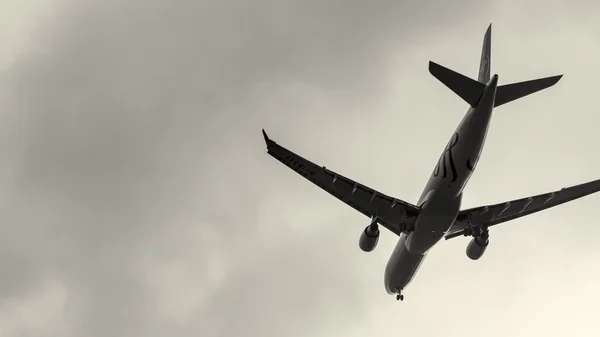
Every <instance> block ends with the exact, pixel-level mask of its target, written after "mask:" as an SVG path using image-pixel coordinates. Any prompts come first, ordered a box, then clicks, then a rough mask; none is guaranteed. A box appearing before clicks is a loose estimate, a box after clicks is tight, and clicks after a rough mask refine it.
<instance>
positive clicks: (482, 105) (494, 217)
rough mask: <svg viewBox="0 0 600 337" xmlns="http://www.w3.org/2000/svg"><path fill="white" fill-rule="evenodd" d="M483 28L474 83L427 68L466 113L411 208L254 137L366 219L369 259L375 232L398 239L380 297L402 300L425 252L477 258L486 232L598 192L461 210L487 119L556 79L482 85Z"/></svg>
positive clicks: (570, 190) (486, 54) (591, 187)
mask: <svg viewBox="0 0 600 337" xmlns="http://www.w3.org/2000/svg"><path fill="white" fill-rule="evenodd" d="M491 31H492V25H491V24H490V25H489V27H488V28H487V31H486V32H485V35H484V40H483V47H482V51H481V56H480V64H479V74H478V78H477V80H474V79H471V78H469V77H467V76H464V75H462V74H459V73H457V72H455V71H453V70H450V69H448V68H445V67H443V66H441V65H439V64H437V63H434V62H432V61H430V62H429V72H430V73H431V74H432V75H433V76H434V77H435V78H436V79H437V80H439V81H440V82H442V83H443V84H444V85H445V86H446V87H448V88H449V89H450V90H452V91H453V92H454V93H455V94H456V95H458V96H459V97H460V98H461V99H463V100H464V101H465V102H466V103H468V104H469V108H468V110H467V112H466V114H465V116H464V117H463V119H462V121H461V122H460V124H459V125H458V127H457V128H456V131H454V133H453V134H452V136H451V137H450V140H449V141H448V143H447V145H446V147H445V149H444V151H443V152H442V154H441V156H440V157H439V160H438V162H437V164H436V165H435V168H434V169H433V172H432V174H431V177H430V178H429V181H428V182H427V185H426V186H425V189H424V190H423V193H422V194H421V197H420V198H419V200H418V202H417V203H416V205H413V204H411V203H409V202H406V201H403V200H400V199H397V198H394V197H391V196H388V195H385V194H383V193H381V192H379V191H376V190H374V189H372V188H370V187H367V186H365V185H363V184H361V183H358V182H356V181H354V180H352V179H350V178H347V177H345V176H343V175H341V174H338V173H336V172H334V171H331V170H329V169H327V168H326V167H325V166H318V165H317V164H314V163H313V162H311V161H309V160H307V159H305V158H303V157H301V156H299V155H297V154H296V153H294V152H292V151H290V150H288V149H286V148H285V147H283V146H281V145H279V144H277V143H276V142H275V141H273V140H271V139H270V138H269V137H268V135H267V133H266V132H265V130H264V129H263V130H262V133H263V137H264V139H265V142H266V146H267V153H268V154H269V155H271V156H272V157H274V158H275V159H277V160H278V161H280V162H282V163H283V164H285V165H286V166H288V167H289V168H291V169H292V170H294V171H296V172H297V173H299V174H300V175H302V176H303V177H304V178H306V179H308V180H309V181H311V182H312V183H314V184H315V185H317V186H319V187H321V188H322V189H323V190H325V191H327V192H328V193H330V194H331V195H333V196H335V197H336V198H338V199H339V200H341V201H343V202H344V203H346V204H347V205H349V206H351V207H352V208H354V209H356V210H357V211H359V212H360V213H362V214H364V215H365V216H367V217H369V218H370V219H371V220H370V223H369V225H368V226H367V227H366V228H365V229H364V230H363V232H362V233H361V236H360V239H359V247H360V248H361V249H362V250H363V251H365V252H370V251H373V250H374V249H375V248H376V246H377V242H378V240H379V234H380V231H379V225H382V226H383V227H385V228H386V229H388V230H389V231H390V232H392V233H394V234H396V235H397V236H398V237H399V239H398V243H397V244H396V246H395V248H394V251H393V253H392V255H391V257H390V259H389V261H388V263H387V265H386V268H385V274H384V284H385V290H386V291H387V293H388V294H389V295H396V298H397V300H404V295H403V293H402V292H403V290H404V289H406V287H407V286H408V285H409V283H411V281H412V280H413V278H414V276H415V275H416V273H417V271H418V269H419V267H420V266H421V264H422V263H423V260H424V259H425V257H426V256H427V254H428V253H429V251H430V250H431V248H432V247H433V246H434V245H436V244H437V243H438V242H440V241H441V239H442V238H445V239H446V240H448V239H452V238H455V237H459V236H465V237H472V239H471V241H470V242H469V244H468V245H467V248H466V255H467V256H468V257H469V258H470V259H472V260H478V259H479V258H481V257H482V256H483V254H484V252H485V250H486V248H487V246H488V244H489V228H490V227H492V226H495V225H498V224H501V223H504V222H507V221H510V220H514V219H517V218H520V217H523V216H526V215H529V214H533V213H536V212H539V211H542V210H545V209H548V208H551V207H554V206H557V205H560V204H563V203H566V202H569V201H572V200H575V199H578V198H581V197H584V196H586V195H590V194H592V193H595V192H598V191H600V179H598V180H594V181H591V182H588V183H584V184H580V185H576V186H571V187H567V188H563V189H561V190H557V191H553V192H549V193H544V194H539V195H535V196H530V197H526V198H521V199H517V200H511V201H507V202H502V203H498V204H494V205H487V206H480V207H475V208H470V209H465V210H461V202H462V196H463V191H464V189H465V186H466V184H467V182H468V181H469V178H470V177H471V176H472V175H473V172H474V171H475V167H476V166H477V163H478V160H479V157H480V155H481V151H482V149H483V146H484V142H485V139H486V135H487V131H488V128H489V125H490V121H491V118H492V111H493V110H494V108H497V107H499V106H501V105H504V104H506V103H509V102H511V101H514V100H517V99H519V98H522V97H525V96H527V95H530V94H532V93H535V92H537V91H540V90H543V89H546V88H549V87H551V86H553V85H554V84H556V83H557V82H558V81H559V80H560V79H561V77H562V75H558V76H552V77H546V78H541V79H536V80H530V81H525V82H518V83H512V84H505V85H498V75H497V74H495V75H493V76H491V77H490V57H491Z"/></svg>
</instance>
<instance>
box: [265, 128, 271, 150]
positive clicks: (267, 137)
mask: <svg viewBox="0 0 600 337" xmlns="http://www.w3.org/2000/svg"><path fill="white" fill-rule="evenodd" d="M262 134H263V138H264V139H265V144H267V148H268V147H269V145H270V144H271V143H272V142H273V141H272V140H271V139H270V138H269V136H267V133H266V132H265V129H262Z"/></svg>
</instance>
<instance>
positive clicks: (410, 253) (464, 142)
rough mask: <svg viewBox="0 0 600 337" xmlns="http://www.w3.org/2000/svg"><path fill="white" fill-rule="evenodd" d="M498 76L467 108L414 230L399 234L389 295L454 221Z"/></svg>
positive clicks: (433, 178) (483, 134)
mask: <svg viewBox="0 0 600 337" xmlns="http://www.w3.org/2000/svg"><path fill="white" fill-rule="evenodd" d="M497 84H498V76H497V75H494V76H493V77H492V78H491V79H490V81H489V82H488V84H487V86H486V89H485V91H484V92H483V94H482V96H481V99H480V100H479V102H478V104H477V105H476V106H475V107H470V108H469V110H468V111H467V113H466V114H465V116H464V118H463V119H462V121H461V122H460V124H459V125H458V127H457V129H456V131H455V132H454V134H453V135H452V137H451V138H450V141H449V142H448V145H447V146H446V148H445V149H444V152H443V153H442V155H441V156H440V159H439V160H438V163H437V165H436V166H435V168H434V170H433V172H432V174H431V177H430V179H429V182H428V183H427V185H426V186H425V189H424V190H423V193H422V195H421V197H420V198H419V202H418V205H419V206H420V207H421V212H420V214H419V216H418V218H417V219H416V222H415V227H414V230H413V231H412V232H411V233H410V234H408V235H406V234H402V235H400V238H399V240H398V243H397V244H396V247H395V248H394V251H393V253H392V255H391V257H390V259H389V261H388V264H387V266H386V269H385V277H384V281H385V288H386V291H387V292H388V293H389V294H396V293H399V292H400V291H402V289H404V288H405V287H406V286H407V285H408V284H409V283H410V282H411V281H412V279H413V278H414V276H415V274H416V273H417V271H418V269H419V267H420V266H421V263H422V262H423V260H424V259H425V256H427V253H428V252H429V250H430V249H431V248H432V247H433V246H434V245H435V244H436V243H438V242H439V241H440V240H441V239H442V238H443V237H444V235H445V234H446V233H447V232H448V230H449V229H450V228H451V227H452V225H453V224H454V221H455V219H456V216H457V215H458V213H459V211H460V206H461V201H462V192H463V190H464V188H465V186H466V184H467V182H468V181H469V178H470V177H471V175H472V174H473V171H474V170H475V166H476V165H477V161H478V160H479V157H480V155H481V151H482V149H483V146H484V143H485V138H486V135H487V131H488V127H489V124H490V121H491V117H492V111H493V109H494V100H495V96H496V88H497Z"/></svg>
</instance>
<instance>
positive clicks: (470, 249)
mask: <svg viewBox="0 0 600 337" xmlns="http://www.w3.org/2000/svg"><path fill="white" fill-rule="evenodd" d="M489 238H490V235H489V233H488V231H487V229H485V230H484V231H483V233H481V234H480V235H478V236H476V237H474V238H473V239H471V242H469V245H468V246H467V256H468V257H469V258H470V259H471V260H478V259H479V258H481V257H482V256H483V253H485V249H486V248H487V246H488V244H489V243H490V240H489Z"/></svg>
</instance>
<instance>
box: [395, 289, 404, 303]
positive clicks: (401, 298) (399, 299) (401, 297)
mask: <svg viewBox="0 0 600 337" xmlns="http://www.w3.org/2000/svg"><path fill="white" fill-rule="evenodd" d="M396 300H397V301H404V295H402V289H400V290H399V291H398V295H396Z"/></svg>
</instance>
